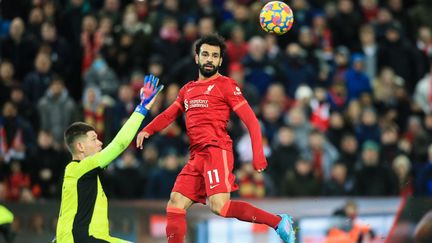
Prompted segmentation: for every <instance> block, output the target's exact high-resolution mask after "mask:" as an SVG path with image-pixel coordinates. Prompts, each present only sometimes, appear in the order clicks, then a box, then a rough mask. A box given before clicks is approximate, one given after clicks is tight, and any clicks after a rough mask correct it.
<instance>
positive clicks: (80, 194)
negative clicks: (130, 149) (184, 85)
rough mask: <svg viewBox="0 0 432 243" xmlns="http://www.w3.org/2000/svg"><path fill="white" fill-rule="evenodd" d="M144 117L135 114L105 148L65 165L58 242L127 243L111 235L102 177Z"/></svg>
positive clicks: (124, 147)
mask: <svg viewBox="0 0 432 243" xmlns="http://www.w3.org/2000/svg"><path fill="white" fill-rule="evenodd" d="M143 118H144V116H143V115H141V114H140V113H137V112H134V113H133V114H132V116H131V117H130V118H129V119H128V121H127V122H126V123H125V125H124V126H123V127H122V129H121V130H120V131H119V133H118V134H117V136H116V137H115V138H114V139H113V141H112V142H111V143H110V144H109V145H108V146H107V147H106V148H104V149H103V150H102V151H100V152H98V153H96V154H95V155H92V156H89V157H87V158H85V159H83V160H81V161H76V160H74V161H71V162H70V163H69V164H68V165H67V166H66V169H65V174H64V179H63V187H62V197H61V206H60V214H59V219H58V223H57V232H56V238H57V242H58V243H71V242H125V241H123V240H120V239H116V238H114V237H111V236H110V235H109V224H108V200H107V198H106V195H105V192H104V190H103V187H102V185H101V182H100V179H99V174H100V173H101V171H102V169H101V168H104V167H105V166H107V165H108V164H109V163H110V162H111V161H112V160H113V159H115V158H116V157H117V156H118V155H119V154H120V153H121V152H123V151H124V150H125V149H126V148H127V146H128V145H129V144H130V142H131V140H132V139H133V138H134V136H135V134H136V132H137V130H138V128H139V126H140V124H141V122H142V120H143ZM92 239H93V240H92ZM97 239H100V240H97Z"/></svg>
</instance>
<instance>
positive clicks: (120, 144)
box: [94, 75, 163, 168]
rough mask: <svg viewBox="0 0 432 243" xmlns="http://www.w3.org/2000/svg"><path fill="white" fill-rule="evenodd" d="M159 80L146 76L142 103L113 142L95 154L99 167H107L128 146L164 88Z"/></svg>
mask: <svg viewBox="0 0 432 243" xmlns="http://www.w3.org/2000/svg"><path fill="white" fill-rule="evenodd" d="M158 82H159V79H158V78H157V77H155V76H153V75H149V76H146V77H145V79H144V87H143V88H142V89H141V92H140V96H141V103H140V104H138V105H137V107H136V108H135V111H134V112H133V113H132V115H131V116H130V117H129V119H128V120H127V121H126V123H125V124H124V125H123V126H122V128H121V129H120V131H119V132H118V133H117V135H116V136H115V137H114V139H113V140H112V141H111V143H110V144H108V146H106V147H105V148H104V149H103V150H102V151H100V152H99V153H96V154H95V155H94V161H97V162H98V163H99V167H101V168H103V167H106V166H107V165H108V164H109V163H111V161H113V160H114V159H115V158H116V157H117V156H119V155H120V153H122V152H123V151H124V150H125V149H126V148H127V147H128V145H129V144H130V142H131V141H132V139H133V138H134V136H135V134H136V132H137V131H138V129H139V127H140V125H141V122H142V121H143V119H144V117H145V115H146V114H147V112H148V110H149V109H150V108H151V106H152V105H153V103H154V101H155V99H156V96H157V94H158V93H159V92H160V91H161V90H162V89H163V85H161V86H158Z"/></svg>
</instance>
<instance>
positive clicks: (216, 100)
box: [176, 75, 247, 151]
mask: <svg viewBox="0 0 432 243" xmlns="http://www.w3.org/2000/svg"><path fill="white" fill-rule="evenodd" d="M176 102H177V103H178V104H180V105H181V106H182V109H183V111H184V112H185V116H186V131H187V135H188V137H189V142H190V147H191V149H192V148H195V147H198V148H202V147H205V146H206V145H216V146H218V147H220V148H222V149H226V150H229V151H231V150H232V140H231V138H230V136H229V135H228V133H227V129H226V127H227V122H228V120H229V116H230V112H231V109H232V110H235V109H237V108H239V107H240V106H241V105H244V104H246V103H247V102H246V100H245V98H244V97H243V95H242V93H241V91H240V88H239V87H238V86H237V83H236V82H235V81H234V80H233V79H231V78H228V77H225V76H221V75H220V76H217V77H215V78H212V79H209V80H205V81H191V82H189V83H187V84H186V85H184V86H183V88H182V89H181V90H180V92H179V94H178V97H177V100H176Z"/></svg>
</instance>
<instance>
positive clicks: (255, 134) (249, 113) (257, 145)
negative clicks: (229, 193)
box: [234, 103, 267, 172]
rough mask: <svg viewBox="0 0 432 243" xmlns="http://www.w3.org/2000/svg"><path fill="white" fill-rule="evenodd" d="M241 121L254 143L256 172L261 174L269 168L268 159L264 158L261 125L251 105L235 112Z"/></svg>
mask: <svg viewBox="0 0 432 243" xmlns="http://www.w3.org/2000/svg"><path fill="white" fill-rule="evenodd" d="M234 112H235V113H236V114H237V116H239V117H240V120H242V122H243V123H244V124H245V125H246V127H247V129H248V131H249V136H250V138H251V142H252V152H253V161H252V164H253V166H254V168H255V170H257V171H259V172H261V171H263V170H264V169H265V168H266V167H267V159H266V157H265V156H264V150H263V143H262V134H261V128H260V124H259V122H258V119H257V118H256V116H255V113H254V112H253V110H252V108H251V107H250V106H249V104H247V103H245V104H244V105H242V106H240V107H238V109H236V110H234Z"/></svg>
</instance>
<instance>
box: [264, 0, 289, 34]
mask: <svg viewBox="0 0 432 243" xmlns="http://www.w3.org/2000/svg"><path fill="white" fill-rule="evenodd" d="M293 22H294V15H293V12H292V10H291V8H290V7H289V6H288V5H287V4H286V3H284V2H281V1H271V2H268V3H267V4H266V5H264V7H263V8H262V9H261V12H260V24H261V27H262V28H263V30H265V31H266V32H268V33H274V34H277V35H283V34H285V33H286V32H288V30H290V29H291V27H292V25H293Z"/></svg>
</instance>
